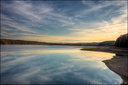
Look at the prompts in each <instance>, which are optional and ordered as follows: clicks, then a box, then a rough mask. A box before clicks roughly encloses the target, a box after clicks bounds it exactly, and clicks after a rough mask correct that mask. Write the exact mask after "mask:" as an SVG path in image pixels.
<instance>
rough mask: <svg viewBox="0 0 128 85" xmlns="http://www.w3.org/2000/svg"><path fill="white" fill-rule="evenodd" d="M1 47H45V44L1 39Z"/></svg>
mask: <svg viewBox="0 0 128 85" xmlns="http://www.w3.org/2000/svg"><path fill="white" fill-rule="evenodd" d="M0 44H1V45H13V44H15V45H30V44H31V45H43V44H46V43H45V42H37V41H25V40H11V39H0Z"/></svg>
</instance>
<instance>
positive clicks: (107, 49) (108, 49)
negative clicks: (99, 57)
mask: <svg viewBox="0 0 128 85" xmlns="http://www.w3.org/2000/svg"><path fill="white" fill-rule="evenodd" d="M81 50H88V51H102V52H111V53H118V52H123V53H127V52H128V48H120V47H115V46H106V47H104V46H97V47H83V48H82V49H81Z"/></svg>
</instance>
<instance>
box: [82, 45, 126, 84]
mask: <svg viewBox="0 0 128 85" xmlns="http://www.w3.org/2000/svg"><path fill="white" fill-rule="evenodd" d="M81 50H89V51H102V52H111V53H115V56H113V58H112V59H110V60H104V61H103V62H104V63H105V64H106V66H107V67H108V68H109V69H110V70H112V71H113V72H115V73H117V74H118V75H120V77H121V78H122V79H123V83H122V84H128V49H127V48H119V47H84V48H82V49H81Z"/></svg>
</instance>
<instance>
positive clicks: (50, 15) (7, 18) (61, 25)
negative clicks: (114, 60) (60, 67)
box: [1, 0, 127, 43]
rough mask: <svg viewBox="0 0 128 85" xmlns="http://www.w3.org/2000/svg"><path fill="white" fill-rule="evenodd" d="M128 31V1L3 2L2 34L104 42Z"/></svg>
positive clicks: (39, 38)
mask: <svg viewBox="0 0 128 85" xmlns="http://www.w3.org/2000/svg"><path fill="white" fill-rule="evenodd" d="M125 33H127V2H126V1H108V0H106V1H102V0H99V1H91V0H89V1H87V0H85V1H84V0H80V1H64V0H63V1H59V0H55V1H40V0H39V1H38V0H37V1H31V0H27V1H22V0H20V1H18V0H13V1H1V37H2V38H6V39H20V40H33V41H44V42H64V43H78V42H101V41H106V40H116V38H117V37H119V36H120V35H122V34H125Z"/></svg>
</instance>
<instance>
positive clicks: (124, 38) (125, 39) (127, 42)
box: [115, 33, 128, 48]
mask: <svg viewBox="0 0 128 85" xmlns="http://www.w3.org/2000/svg"><path fill="white" fill-rule="evenodd" d="M115 46H117V47H125V48H128V33H127V34H124V35H121V36H120V37H119V38H117V40H116V42H115Z"/></svg>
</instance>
